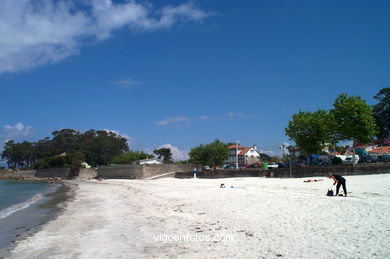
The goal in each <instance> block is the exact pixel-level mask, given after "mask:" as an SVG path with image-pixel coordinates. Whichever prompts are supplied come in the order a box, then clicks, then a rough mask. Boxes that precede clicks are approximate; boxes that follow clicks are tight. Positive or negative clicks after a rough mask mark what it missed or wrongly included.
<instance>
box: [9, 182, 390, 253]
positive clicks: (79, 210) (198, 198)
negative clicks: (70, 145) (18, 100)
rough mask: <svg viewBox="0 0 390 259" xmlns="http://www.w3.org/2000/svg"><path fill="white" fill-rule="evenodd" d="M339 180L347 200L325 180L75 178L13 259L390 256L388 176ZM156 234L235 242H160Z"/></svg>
mask: <svg viewBox="0 0 390 259" xmlns="http://www.w3.org/2000/svg"><path fill="white" fill-rule="evenodd" d="M346 178H347V187H348V189H349V191H351V197H347V198H345V197H326V196H325V193H326V191H327V188H328V187H330V186H332V182H331V181H330V180H329V179H327V178H322V179H324V181H322V182H316V183H304V182H303V180H304V179H265V178H230V179H213V180H208V179H197V180H195V179H188V180H179V179H172V178H166V179H159V180H148V181H142V180H106V181H103V182H96V181H94V182H91V181H89V182H87V181H85V182H82V181H79V182H76V183H77V184H78V186H79V188H78V190H77V191H76V197H75V200H74V201H72V202H70V203H69V204H68V206H67V208H66V210H65V211H64V213H62V214H61V215H60V216H59V217H58V218H57V219H56V220H54V221H51V222H49V223H48V224H46V225H45V226H44V227H43V229H42V230H41V231H39V232H38V233H36V234H35V235H34V236H32V237H30V238H28V239H27V240H23V241H21V242H19V243H18V245H17V247H16V248H15V249H14V250H13V252H12V257H14V258H47V257H49V258H390V175H370V176H350V177H346ZM317 179H318V178H317ZM221 183H225V185H227V186H230V185H235V186H242V187H245V188H233V189H231V188H226V189H220V188H219V185H220V184H221ZM160 233H162V234H167V235H187V234H188V235H195V234H197V235H210V236H211V237H215V236H216V235H217V236H220V235H231V236H232V237H233V238H234V240H233V241H218V242H195V241H187V242H174V241H173V242H168V243H163V242H158V241H155V239H154V235H158V234H160ZM187 237H188V236H187ZM278 256H279V257H278Z"/></svg>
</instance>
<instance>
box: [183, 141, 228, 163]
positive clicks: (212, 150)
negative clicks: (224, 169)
mask: <svg viewBox="0 0 390 259" xmlns="http://www.w3.org/2000/svg"><path fill="white" fill-rule="evenodd" d="M228 156H229V150H228V145H227V144H225V143H223V142H221V141H219V140H218V139H216V140H215V141H214V142H212V143H209V144H206V145H203V144H201V145H200V146H197V147H194V148H192V149H191V151H190V153H189V157H190V161H191V162H192V163H196V164H201V165H209V166H219V165H221V164H222V163H223V162H224V161H225V160H226V159H227V158H228Z"/></svg>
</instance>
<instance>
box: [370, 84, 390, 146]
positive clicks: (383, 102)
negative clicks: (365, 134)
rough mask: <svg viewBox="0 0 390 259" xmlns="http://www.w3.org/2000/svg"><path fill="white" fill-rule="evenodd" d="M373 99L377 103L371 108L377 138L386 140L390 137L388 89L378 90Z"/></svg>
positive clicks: (389, 89) (389, 96) (389, 98)
mask: <svg viewBox="0 0 390 259" xmlns="http://www.w3.org/2000/svg"><path fill="white" fill-rule="evenodd" d="M374 99H376V100H377V101H378V103H377V104H375V105H374V106H373V113H374V118H375V120H376V123H377V125H378V134H377V137H378V138H379V139H383V138H387V137H389V136H390V88H383V89H382V90H380V91H379V92H378V93H377V94H376V95H375V96H374Z"/></svg>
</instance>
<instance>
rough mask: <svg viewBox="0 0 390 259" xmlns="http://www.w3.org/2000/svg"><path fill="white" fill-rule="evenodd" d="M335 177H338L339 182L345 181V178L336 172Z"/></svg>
mask: <svg viewBox="0 0 390 259" xmlns="http://www.w3.org/2000/svg"><path fill="white" fill-rule="evenodd" d="M333 177H334V179H336V180H337V181H338V182H345V178H344V177H342V176H341V175H337V174H334V175H333Z"/></svg>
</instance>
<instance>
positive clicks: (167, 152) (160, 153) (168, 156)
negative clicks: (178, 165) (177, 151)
mask: <svg viewBox="0 0 390 259" xmlns="http://www.w3.org/2000/svg"><path fill="white" fill-rule="evenodd" d="M153 153H155V154H156V155H157V157H158V159H161V158H163V162H164V163H171V162H172V152H171V149H170V148H159V149H155V150H153Z"/></svg>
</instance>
